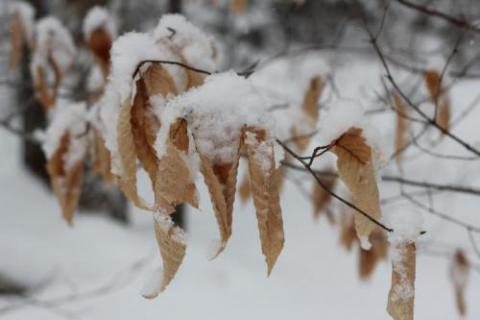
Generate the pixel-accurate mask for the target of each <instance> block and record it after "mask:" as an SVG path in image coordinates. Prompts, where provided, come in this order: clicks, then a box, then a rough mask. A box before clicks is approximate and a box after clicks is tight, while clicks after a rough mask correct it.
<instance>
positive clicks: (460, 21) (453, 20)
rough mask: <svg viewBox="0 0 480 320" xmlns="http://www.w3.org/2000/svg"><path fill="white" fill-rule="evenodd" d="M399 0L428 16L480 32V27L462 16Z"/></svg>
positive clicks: (407, 0) (402, 3)
mask: <svg viewBox="0 0 480 320" xmlns="http://www.w3.org/2000/svg"><path fill="white" fill-rule="evenodd" d="M397 2H398V3H400V4H401V5H403V6H405V7H407V8H410V9H414V10H416V11H418V12H421V13H423V14H426V15H428V16H431V17H435V18H439V19H442V20H444V21H446V22H448V23H450V24H451V25H454V26H456V27H458V28H462V29H465V30H469V31H472V32H475V33H480V28H478V27H476V26H474V25H472V24H471V23H469V22H467V21H465V20H464V19H462V18H459V17H454V16H451V15H449V14H447V13H445V12H442V11H438V10H435V9H433V8H429V7H427V6H423V5H421V4H417V3H413V2H411V1H409V0H397Z"/></svg>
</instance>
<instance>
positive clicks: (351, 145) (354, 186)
mask: <svg viewBox="0 0 480 320" xmlns="http://www.w3.org/2000/svg"><path fill="white" fill-rule="evenodd" d="M332 151H333V152H334V153H335V154H336V155H337V167H338V173H339V176H340V179H342V181H343V183H345V185H346V186H347V188H348V189H349V190H350V192H351V194H352V201H353V204H355V206H356V207H358V208H359V209H361V210H363V211H364V212H366V213H368V214H369V215H370V216H371V217H372V218H374V219H377V220H379V219H380V218H381V216H382V213H381V211H380V201H379V195H378V187H377V182H376V180H375V173H374V169H373V163H372V149H371V148H370V147H369V146H368V144H367V142H366V141H365V138H364V137H363V136H362V129H359V128H350V129H349V130H348V131H347V132H345V133H344V134H343V135H342V136H340V138H338V139H337V140H336V141H334V147H333V148H332ZM354 217H355V229H356V231H357V235H358V237H359V238H360V240H361V242H363V243H362V246H364V247H365V246H367V245H368V243H367V241H368V238H369V236H370V234H371V233H372V231H373V230H374V229H375V228H376V225H375V224H374V223H373V222H371V221H370V220H368V219H367V218H366V217H364V216H363V215H361V214H360V213H358V212H356V211H355V215H354ZM365 249H367V248H365Z"/></svg>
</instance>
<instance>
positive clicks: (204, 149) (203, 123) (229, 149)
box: [156, 72, 274, 163]
mask: <svg viewBox="0 0 480 320" xmlns="http://www.w3.org/2000/svg"><path fill="white" fill-rule="evenodd" d="M265 111H266V110H265V103H264V101H263V99H262V98H261V97H260V96H259V95H258V94H257V92H256V91H255V88H254V87H253V85H252V84H251V83H250V81H249V80H248V79H245V78H243V77H240V76H238V75H236V74H235V73H234V72H225V73H220V74H215V75H211V76H209V77H207V78H206V79H205V83H204V84H203V85H202V86H200V87H197V88H194V89H192V90H190V91H188V92H186V93H184V94H183V95H181V96H179V97H177V98H175V99H173V100H172V101H170V102H169V103H168V104H167V106H166V108H165V110H164V111H163V113H162V116H161V118H162V127H161V129H160V131H159V134H158V137H157V142H156V150H157V153H158V155H159V156H161V155H163V154H164V153H165V151H166V149H165V143H166V141H167V138H168V132H169V124H171V123H173V121H174V120H175V119H177V118H179V117H185V118H187V120H188V121H189V123H190V124H191V128H192V133H193V135H194V136H195V141H196V145H197V147H198V149H199V152H201V153H202V154H204V155H206V156H207V157H208V158H209V159H210V160H211V161H213V162H216V163H225V162H230V161H231V160H232V157H234V155H235V154H236V152H237V150H238V143H239V140H240V136H241V134H242V129H243V128H244V127H245V126H251V127H260V128H265V129H267V132H269V133H271V132H274V130H273V128H274V127H273V122H272V121H271V119H270V117H269V116H268V115H267V114H266V113H265ZM270 138H273V137H270Z"/></svg>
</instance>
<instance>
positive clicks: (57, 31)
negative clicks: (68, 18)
mask: <svg viewBox="0 0 480 320" xmlns="http://www.w3.org/2000/svg"><path fill="white" fill-rule="evenodd" d="M49 57H51V59H52V60H53V61H54V62H55V64H56V66H57V67H58V69H59V71H60V73H61V75H64V74H65V73H66V72H67V70H68V69H69V68H70V67H71V66H72V64H73V62H74V58H75V46H74V44H73V39H72V36H71V35H70V33H69V31H68V30H67V29H66V28H65V27H64V26H63V25H62V23H61V22H60V21H59V20H58V19H56V18H54V17H45V18H43V19H41V20H39V21H38V22H37V25H36V27H35V50H34V51H33V57H32V62H31V65H30V70H31V71H32V73H33V74H34V75H36V76H37V71H38V67H42V68H43V69H44V70H45V71H46V72H47V75H48V78H47V79H48V80H49V81H51V77H52V76H53V70H52V66H50V62H49Z"/></svg>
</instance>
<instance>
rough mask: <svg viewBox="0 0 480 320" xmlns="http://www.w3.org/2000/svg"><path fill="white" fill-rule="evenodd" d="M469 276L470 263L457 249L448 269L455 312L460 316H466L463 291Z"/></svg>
mask: <svg viewBox="0 0 480 320" xmlns="http://www.w3.org/2000/svg"><path fill="white" fill-rule="evenodd" d="M469 276H470V262H469V261H468V258H467V257H466V256H465V253H464V252H463V251H462V250H460V249H457V250H456V251H455V254H454V256H453V261H452V264H451V267H450V277H451V279H452V282H453V287H454V290H455V301H456V304H457V310H458V313H459V314H460V315H461V316H465V314H466V309H467V308H466V304H465V289H466V287H467V284H468V280H469Z"/></svg>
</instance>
